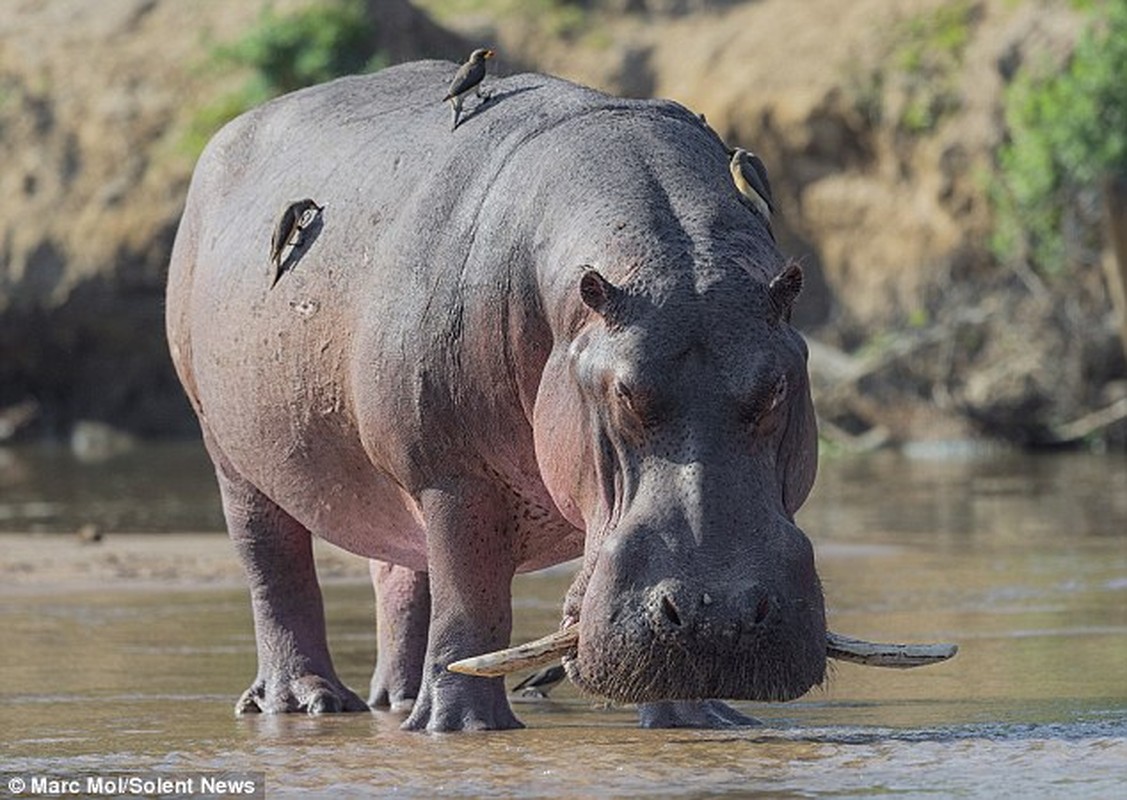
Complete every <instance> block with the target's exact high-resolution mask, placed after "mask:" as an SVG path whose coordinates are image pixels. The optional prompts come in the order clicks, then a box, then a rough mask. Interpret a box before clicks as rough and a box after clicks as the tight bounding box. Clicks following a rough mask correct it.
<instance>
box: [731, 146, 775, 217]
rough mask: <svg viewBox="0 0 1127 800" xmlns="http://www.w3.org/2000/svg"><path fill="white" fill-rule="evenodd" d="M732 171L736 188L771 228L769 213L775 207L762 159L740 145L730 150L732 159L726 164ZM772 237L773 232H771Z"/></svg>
mask: <svg viewBox="0 0 1127 800" xmlns="http://www.w3.org/2000/svg"><path fill="white" fill-rule="evenodd" d="M728 169H729V171H730V172H731V173H732V180H733V181H734V182H735V184H736V189H737V190H739V193H740V194H741V195H743V196H744V198H745V199H746V200H747V201H748V202H749V203H751V205H752V207H753V208H754V209H755V210H756V211H757V212H759V215H760V216H762V217H763V220H764V222H766V223H767V230H768V231H770V230H771V214H772V213H773V212H774V211H775V207H774V206H773V205H772V203H771V183H770V181H768V180H767V168H766V167H765V166H764V165H763V161H762V159H760V158H759V156H757V155H756V154H755V153H749V152H748V151H747V150H744V149H743V148H742V147H737V148H736V149H735V150H733V151H732V160H731V162H730V163H729V164H728ZM771 236H772V238H774V233H772V234H771Z"/></svg>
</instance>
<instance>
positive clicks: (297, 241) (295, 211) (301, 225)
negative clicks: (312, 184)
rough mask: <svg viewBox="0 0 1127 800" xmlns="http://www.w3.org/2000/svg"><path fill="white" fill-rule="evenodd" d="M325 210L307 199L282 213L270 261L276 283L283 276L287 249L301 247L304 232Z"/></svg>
mask: <svg viewBox="0 0 1127 800" xmlns="http://www.w3.org/2000/svg"><path fill="white" fill-rule="evenodd" d="M324 208H325V207H324V206H319V205H317V204H316V203H315V202H314V201H313V200H310V199H309V198H308V197H307V198H305V199H304V200H298V201H296V202H293V203H290V204H289V205H288V206H286V210H285V211H283V212H282V217H281V219H279V220H278V225H277V227H275V228H274V236H273V237H272V238H271V239H270V261H271V262H272V263H273V264H274V282H275V283H277V282H278V278H280V277H281V276H282V253H284V252H285V250H286V248H287V247H300V246H301V244H302V241H303V236H302V232H303V231H304V230H305V229H306V228H308V227H309V226H310V225H312V224H313V220H315V219H316V218H317V215H318V214H320V213H321V211H322V210H324Z"/></svg>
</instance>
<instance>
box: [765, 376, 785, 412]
mask: <svg viewBox="0 0 1127 800" xmlns="http://www.w3.org/2000/svg"><path fill="white" fill-rule="evenodd" d="M786 396H787V376H786V375H780V376H779V379H778V380H777V381H775V391H774V393H773V394H772V395H771V401H770V402H769V403H768V404H767V412H771V411H774V410H775V409H776V408H778V407H779V406H781V405H782V404H783V400H785V399H786Z"/></svg>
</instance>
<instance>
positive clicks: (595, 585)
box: [167, 62, 828, 731]
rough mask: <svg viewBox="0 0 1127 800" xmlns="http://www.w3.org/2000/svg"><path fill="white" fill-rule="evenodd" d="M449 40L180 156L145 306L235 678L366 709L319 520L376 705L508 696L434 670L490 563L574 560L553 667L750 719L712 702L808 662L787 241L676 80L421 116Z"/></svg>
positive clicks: (800, 427) (705, 722) (542, 82)
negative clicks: (367, 601)
mask: <svg viewBox="0 0 1127 800" xmlns="http://www.w3.org/2000/svg"><path fill="white" fill-rule="evenodd" d="M452 68H453V65H451V64H449V63H446V62H416V63H412V64H404V65H400V66H397V67H393V68H390V69H387V70H384V71H383V72H380V73H377V74H374V75H367V76H355V77H349V78H344V79H340V80H338V81H334V82H331V83H328V84H324V85H321V86H318V87H315V88H312V89H307V90H303V91H301V92H297V93H294V94H292V95H288V96H285V97H282V98H280V99H278V100H275V101H272V102H271V103H269V104H267V105H265V106H263V107H260V108H258V109H256V110H253V111H251V112H248V114H246V115H244V116H243V117H240V118H238V119H236V120H234V121H233V122H232V123H230V124H229V125H228V126H226V127H225V128H224V129H223V130H222V131H220V132H219V133H218V134H217V135H216V137H215V138H214V140H213V141H212V143H211V144H210V145H209V146H208V148H207V149H206V150H205V152H204V153H203V155H202V156H201V158H200V160H199V163H198V165H197V168H196V171H195V174H194V175H193V179H192V184H191V187H190V190H189V193H188V199H187V203H186V207H185V212H184V216H183V218H182V220H181V224H180V229H179V231H178V233H177V237H176V241H175V245H174V248H173V254H172V263H171V266H170V271H169V283H168V303H167V328H168V337H169V346H170V350H171V353H172V357H173V362H174V364H175V366H176V369H177V373H178V375H179V377H180V379H181V381H182V383H183V385H184V387H185V390H186V392H187V394H188V397H189V399H190V401H191V403H192V405H193V408H194V409H195V411H196V413H197V416H198V418H199V422H200V427H201V431H202V433H203V438H204V442H205V444H206V446H207V448H208V452H209V454H210V456H211V458H212V460H213V461H214V463H215V466H216V474H217V477H218V480H219V485H220V492H221V496H222V499H223V505H224V512H225V515H226V519H227V525H228V530H229V533H230V535H231V538H232V540H233V541H234V544H235V549H236V551H237V553H238V555H239V557H240V559H241V560H242V562H243V565H244V567H245V571H246V574H247V579H248V581H249V583H250V586H251V596H252V606H253V611H254V617H255V634H256V644H257V649H258V674H257V675H256V677H255V679H254V681H253V682H252V684H251V686H250V688H249V689H248V690H247V691H246V692H245V693H244V695H243V697H242V698H241V699H240V701H239V703H238V706H237V707H238V709H239V710H240V711H242V712H254V711H265V712H283V711H309V712H323V711H353V710H357V711H358V710H366V709H367V708H368V704H366V703H365V702H364V700H362V699H361V698H360V697H359V696H358V695H357V694H356V693H355V692H353V691H352V690H351V689H349V688H348V687H347V686H345V685H344V684H343V683H342V682H341V681H340V679H339V678H338V676H337V675H336V673H335V670H334V669H333V665H332V660H331V658H330V655H329V651H328V644H327V641H326V636H325V625H324V614H323V608H322V601H321V594H320V589H319V587H318V583H317V578H316V572H315V567H314V563H313V558H312V550H311V546H310V537H311V536H318V537H321V538H323V539H325V540H327V541H329V542H332V543H334V544H336V545H338V546H340V547H343V548H345V549H347V550H350V551H352V552H354V553H357V554H359V555H362V556H364V557H367V558H369V559H371V562H372V576H373V582H374V585H375V592H376V601H377V650H378V657H377V663H376V668H375V671H374V673H373V677H372V683H371V691H370V696H369V700H370V702H371V704H372V705H373V706H374V707H377V708H386V709H390V710H395V711H398V712H404V713H406V714H407V716H406V719H405V720H404V722H403V725H404V727H405V728H407V729H410V730H429V731H453V730H470V729H499V728H513V727H519V726H520V722H519V721H518V720H517V719H516V717H515V716H514V715H513V712H512V710H511V708H510V706H509V703H508V699H507V697H506V694H505V688H504V684H503V679H502V678H500V677H488V678H483V677H477V676H473V675H467V674H460V673H456V672H452V671H450V670H449V669H448V666H449V665H451V664H453V663H456V662H460V661H462V660H464V659H467V658H471V657H474V656H478V655H480V654H483V653H488V652H491V651H497V650H500V649H503V648H505V647H507V646H508V644H509V637H510V633H511V629H512V603H511V582H512V579H513V576H514V575H515V574H516V573H518V572H526V571H531V570H536V569H540V568H542V567H545V566H548V565H550V564H555V563H560V562H562V561H565V560H568V559H571V558H575V557H578V556H581V557H582V562H581V566H580V568H579V571H578V574H577V576H576V578H575V580H574V582H573V584H572V586H571V588H570V589H569V591H568V592H567V595H566V597H565V598H564V599H563V608H562V612H561V628H562V631H563V634H564V635H565V637H569V641H570V644H569V645H568V646H567V649H566V652H565V653H563V655H564V656H565V659H564V661H565V666H566V669H567V674H568V675H569V677H570V678H571V679H572V680H573V681H574V682H575V683H577V684H578V685H579V686H580V687H581V688H582V689H584V690H585V691H588V692H591V693H593V694H597V695H601V696H604V697H608V698H611V699H612V700H615V701H619V702H630V703H638V704H639V708H640V712H641V718H642V722H643V724H649V725H663V726H678V725H693V726H729V725H739V724H746V723H749V722H750V720H749V719H748V718H747V717H746V716H744V715H743V714H742V713H740V712H738V711H736V710H735V709H733V708H731V707H730V706H728V705H726V704H724V703H722V702H721V701H720V699H725V698H726V699H746V700H787V699H791V698H794V697H798V696H800V695H801V694H803V693H804V692H806V691H807V690H808V689H809V688H811V687H812V686H815V685H818V684H819V683H820V682H821V681H822V679H823V676H824V674H825V664H826V656H827V647H828V642H827V633H826V627H825V611H824V603H823V598H822V592H821V587H820V583H819V580H818V575H817V572H816V569H815V563H814V555H813V549H812V547H811V545H810V542H809V540H808V539H807V538H806V536H805V534H804V533H803V532H802V531H801V530H800V529H799V528H798V527H797V526H796V525H795V522H794V514H795V511H797V509H798V508H799V506H800V505H801V504H802V503H803V501H804V499H805V497H806V495H807V493H808V492H809V490H810V487H811V485H812V482H813V480H814V471H815V465H816V455H817V453H816V450H817V436H816V430H815V423H814V414H813V408H812V405H811V401H810V393H809V385H808V379H807V373H806V363H805V359H806V348H805V345H804V343H803V341H802V338H801V336H800V335H799V334H798V332H797V331H795V330H794V328H792V327H791V325H790V324H789V322H788V319H789V312H790V307H791V306H792V305H793V303H794V302H795V298H796V295H797V292H798V290H799V288H800V287H801V270H800V269H799V268H798V267H797V266H796V265H794V264H792V263H790V262H788V261H787V260H786V259H785V258H784V257H783V256H782V255H781V254H780V253H779V251H778V250H777V249H776V247H775V244H774V241H773V239H772V237H771V236H770V234H769V232H768V230H767V227H766V221H765V220H764V219H763V218H762V216H761V215H759V214H757V213H755V212H754V211H753V210H752V209H751V208H749V207H748V205H747V204H746V202H744V201H741V198H740V195H739V193H738V192H736V191H733V187H732V177H731V174H730V170H729V160H730V159H729V156H728V153H727V152H726V150H725V148H724V145H723V143H721V142H720V141H719V140H718V139H717V137H716V136H715V135H714V134H713V133H712V132H711V131H709V130H708V129H707V128H706V127H705V126H704V125H703V124H702V123H701V121H700V120H699V119H698V118H697V117H696V116H695V115H693V114H692V113H690V112H688V111H687V110H686V109H684V108H683V107H681V106H679V105H677V104H675V103H672V102H666V101H647V100H624V99H620V98H614V97H610V96H607V95H604V94H601V93H598V92H595V91H592V90H590V89H586V88H583V87H580V86H576V85H574V84H571V83H568V82H566V81H561V80H558V79H555V78H551V77H548V76H544V75H536V74H524V75H516V76H513V77H509V78H504V79H501V80H498V81H496V83H495V84H494V86H493V94H492V97H493V99H492V101H491V102H490V103H489V105H488V106H487V107H485V108H483V109H482V110H481V111H479V112H477V113H475V114H474V115H473V116H472V117H470V118H467V119H465V120H463V121H462V124H461V125H459V128H458V131H457V135H456V136H452V135H451V134H450V130H449V125H448V122H447V120H446V119H444V114H443V113H442V110H441V109H440V108H439V107H437V105H436V104H435V103H434V96H435V95H434V89H435V87H436V86H441V85H443V84H444V83H445V82H446V81H448V80H449V77H450V73H451V70H452ZM342 159H347V162H348V164H349V169H347V170H342V169H341V168H340V166H341V163H342ZM305 196H311V197H317V198H318V201H317V202H318V203H319V204H322V205H327V206H329V207H331V208H332V209H333V213H332V219H331V220H328V219H326V220H325V221H324V224H323V226H322V227H321V228H320V229H319V231H318V235H317V238H316V241H315V242H312V241H311V242H309V243H307V246H305V247H304V248H303V251H302V254H301V268H300V269H294V270H291V271H290V272H288V273H287V274H286V277H285V280H280V281H275V278H276V274H275V273H276V268H275V265H274V264H273V263H270V261H269V260H268V259H265V258H264V255H263V249H262V244H261V243H262V241H264V240H268V239H269V236H270V233H269V232H270V231H271V230H273V229H274V228H275V227H276V225H277V220H276V218H275V217H276V209H277V208H278V207H279V206H280V204H282V203H284V202H285V201H286V199H287V198H292V197H305ZM248 231H261V232H262V236H257V235H255V236H248V235H247V232H248ZM555 657H556V658H558V657H559V653H557V654H556V655H555Z"/></svg>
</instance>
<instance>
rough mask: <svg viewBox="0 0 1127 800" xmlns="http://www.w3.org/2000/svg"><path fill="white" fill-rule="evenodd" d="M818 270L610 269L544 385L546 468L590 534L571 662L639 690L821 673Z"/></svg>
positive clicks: (635, 693)
mask: <svg viewBox="0 0 1127 800" xmlns="http://www.w3.org/2000/svg"><path fill="white" fill-rule="evenodd" d="M801 285H802V272H801V270H800V268H799V267H798V266H797V265H793V264H792V265H789V266H786V267H784V268H783V269H782V271H781V272H780V273H779V274H778V275H777V276H776V277H775V278H774V279H773V280H771V281H769V282H767V283H763V282H760V281H757V280H756V279H755V278H753V277H752V275H751V274H750V273H748V272H746V271H744V270H732V271H729V272H726V273H722V274H717V275H712V276H711V277H709V276H700V275H696V276H682V277H681V278H680V281H679V282H676V283H674V284H673V285H668V286H665V287H661V288H657V289H655V287H654V286H653V285H649V284H645V283H643V282H641V281H638V282H636V283H631V282H630V281H624V282H623V283H622V285H617V286H616V285H615V284H614V283H612V282H611V281H609V280H607V279H606V278H605V277H603V276H602V275H601V274H600V273H599V272H598V271H596V270H594V269H587V270H586V271H585V272H583V273H582V275H581V277H580V279H579V281H578V287H577V290H576V291H577V294H578V298H579V301H580V302H579V303H577V304H576V310H577V315H576V318H577V323H576V326H575V335H574V336H573V337H572V338H571V339H570V341H568V342H566V343H564V344H562V345H558V346H557V351H556V352H555V353H554V354H553V359H552V361H550V363H549V369H547V370H546V371H545V374H544V377H543V379H542V382H541V386H540V393H539V396H538V398H537V406H536V417H535V425H534V427H535V430H536V440H537V455H538V459H539V461H540V465H541V470H542V474H543V475H544V477H545V480H546V483H547V485H548V488H549V491H550V492H551V493H552V496H553V499H554V500H555V501H556V503H557V505H558V506H559V507H560V508H561V509H562V510H563V512H564V513H565V515H567V516H568V517H569V518H570V519H571V520H572V521H573V523H574V524H576V525H577V526H582V527H583V528H585V530H586V531H587V537H586V544H585V549H584V562H583V568H582V570H581V571H580V574H579V575H578V577H577V578H576V580H575V582H574V584H573V585H572V587H571V589H570V591H569V593H568V597H567V600H566V602H565V606H564V626H565V627H566V626H569V625H578V630H579V643H578V650H577V652H576V654H575V655H574V656H573V657H569V658H568V659H565V663H566V666H567V669H568V673H569V675H570V677H571V678H572V680H573V681H574V682H575V683H577V684H578V685H579V686H581V687H582V688H584V689H586V690H588V691H590V692H592V693H595V694H598V695H601V696H604V697H608V698H611V699H612V700H616V701H620V702H648V701H655V700H675V699H699V698H729V699H747V700H788V699H792V698H794V697H797V696H799V695H801V694H803V693H805V692H806V691H807V690H808V689H810V688H811V687H812V686H814V685H816V684H818V683H820V682H821V681H822V679H823V677H824V673H825V662H826V626H825V611H824V605H823V600H822V592H821V586H820V583H819V580H818V575H817V573H816V571H815V568H814V555H813V551H812V548H811V545H810V542H809V541H808V540H807V538H806V536H805V534H804V533H803V532H802V531H801V530H800V529H799V528H798V527H797V526H796V525H795V522H794V513H795V511H796V510H797V509H798V507H799V506H800V505H801V504H802V502H803V501H804V500H805V498H806V495H807V493H808V492H809V490H810V487H811V485H812V483H813V479H814V471H815V466H816V460H817V435H816V427H815V421H814V413H813V406H812V404H811V400H810V393H809V384H808V378H807V372H806V346H805V343H804V342H803V340H802V338H801V337H800V336H799V334H798V333H797V332H796V331H795V330H794V329H793V328H792V327H791V326H790V324H789V317H790V308H791V305H792V303H793V301H794V299H795V297H796V296H797V294H798V292H799V290H800V288H801Z"/></svg>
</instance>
